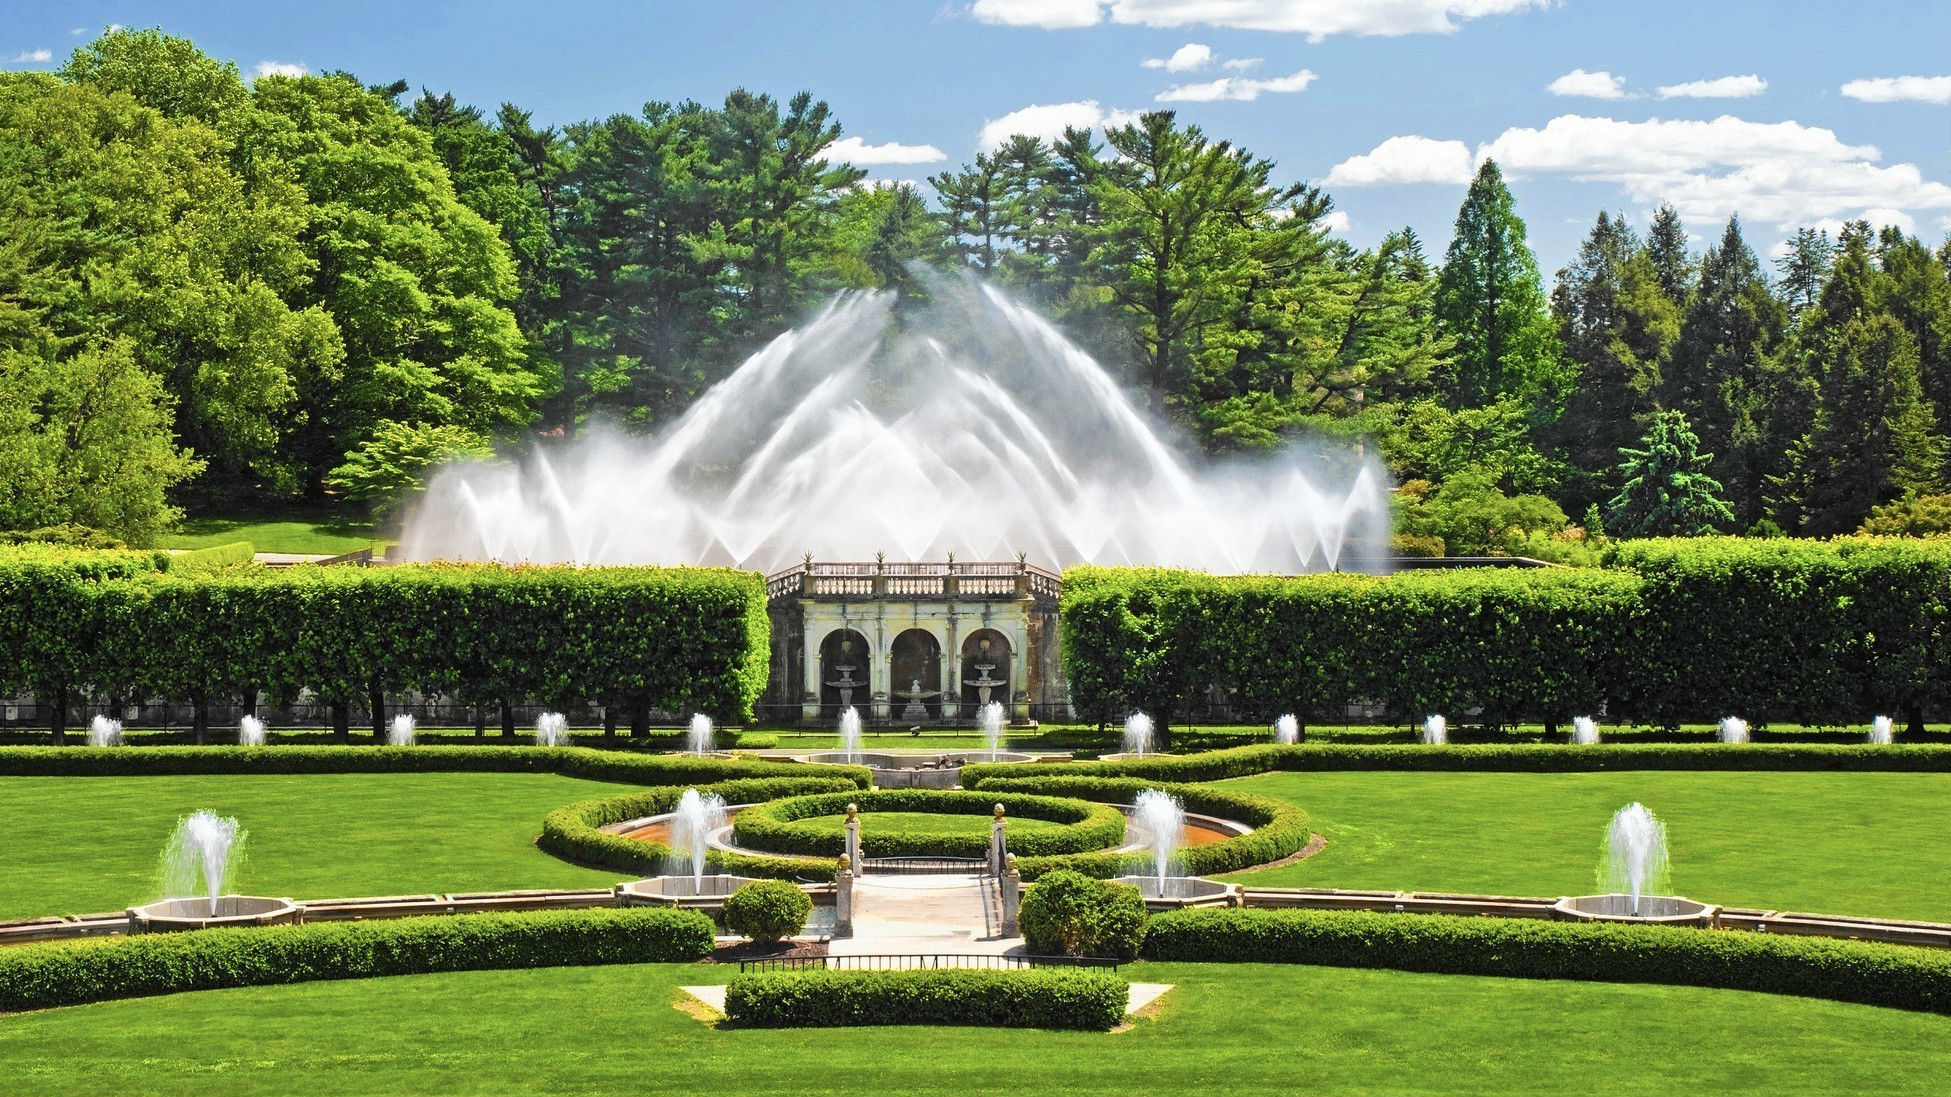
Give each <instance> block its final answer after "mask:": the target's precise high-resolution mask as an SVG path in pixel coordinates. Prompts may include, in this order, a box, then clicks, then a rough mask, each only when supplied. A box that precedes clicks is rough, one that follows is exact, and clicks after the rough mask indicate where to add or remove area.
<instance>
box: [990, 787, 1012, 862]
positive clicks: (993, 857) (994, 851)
mask: <svg viewBox="0 0 1951 1097" xmlns="http://www.w3.org/2000/svg"><path fill="white" fill-rule="evenodd" d="M1008 829H1009V820H1007V819H1005V818H1003V806H1002V805H1001V804H997V805H996V815H995V822H993V823H991V824H989V871H990V872H993V873H995V874H996V875H998V876H1000V875H1002V872H1003V860H1004V858H1006V857H1008V856H1009V840H1008V838H1007V836H1006V834H1005V832H1006V831H1008Z"/></svg>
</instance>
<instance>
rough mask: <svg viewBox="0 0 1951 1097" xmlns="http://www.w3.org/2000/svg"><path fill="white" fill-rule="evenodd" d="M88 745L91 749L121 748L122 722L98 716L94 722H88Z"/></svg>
mask: <svg viewBox="0 0 1951 1097" xmlns="http://www.w3.org/2000/svg"><path fill="white" fill-rule="evenodd" d="M88 745H89V746H91V747H119V746H121V745H122V721H120V720H112V719H110V718H108V717H106V716H102V715H100V714H97V715H96V716H95V718H94V719H93V720H90V721H88Z"/></svg>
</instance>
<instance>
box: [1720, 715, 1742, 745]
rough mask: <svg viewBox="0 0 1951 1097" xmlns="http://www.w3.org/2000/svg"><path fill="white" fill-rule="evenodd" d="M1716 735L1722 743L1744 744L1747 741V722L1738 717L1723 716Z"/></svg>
mask: <svg viewBox="0 0 1951 1097" xmlns="http://www.w3.org/2000/svg"><path fill="white" fill-rule="evenodd" d="M1716 734H1717V735H1718V736H1719V737H1720V740H1721V742H1723V743H1745V742H1747V741H1748V722H1747V721H1746V720H1743V719H1742V718H1740V717H1739V716H1723V717H1721V723H1720V726H1719V728H1718V730H1717V731H1716Z"/></svg>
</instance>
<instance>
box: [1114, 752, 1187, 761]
mask: <svg viewBox="0 0 1951 1097" xmlns="http://www.w3.org/2000/svg"><path fill="white" fill-rule="evenodd" d="M1176 757H1178V755H1176V754H1163V753H1160V752H1159V751H1155V750H1150V751H1146V752H1145V753H1143V754H1131V753H1127V752H1125V751H1118V752H1117V753H1115V754H1100V755H1098V756H1097V760H1098V761H1100V762H1142V761H1144V760H1145V759H1147V758H1176Z"/></svg>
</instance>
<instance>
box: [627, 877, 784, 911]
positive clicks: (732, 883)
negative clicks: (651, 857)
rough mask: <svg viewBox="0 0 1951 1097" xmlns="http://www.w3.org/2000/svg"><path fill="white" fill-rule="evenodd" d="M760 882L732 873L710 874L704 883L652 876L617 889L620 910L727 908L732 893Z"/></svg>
mask: <svg viewBox="0 0 1951 1097" xmlns="http://www.w3.org/2000/svg"><path fill="white" fill-rule="evenodd" d="M756 879H758V877H756V876H733V875H731V874H730V873H724V872H714V873H706V874H705V877H704V879H703V880H702V881H699V880H697V879H695V878H694V877H691V876H688V875H686V876H652V877H650V878H649V879H647V880H629V881H626V882H624V883H621V884H618V885H617V886H616V905H617V906H620V907H645V906H659V907H686V908H691V907H710V908H713V909H716V908H718V907H722V906H724V905H725V899H726V897H727V896H729V895H731V893H732V892H734V891H737V890H738V889H739V888H741V887H744V886H745V885H746V884H749V883H751V882H753V881H754V880H756Z"/></svg>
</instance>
